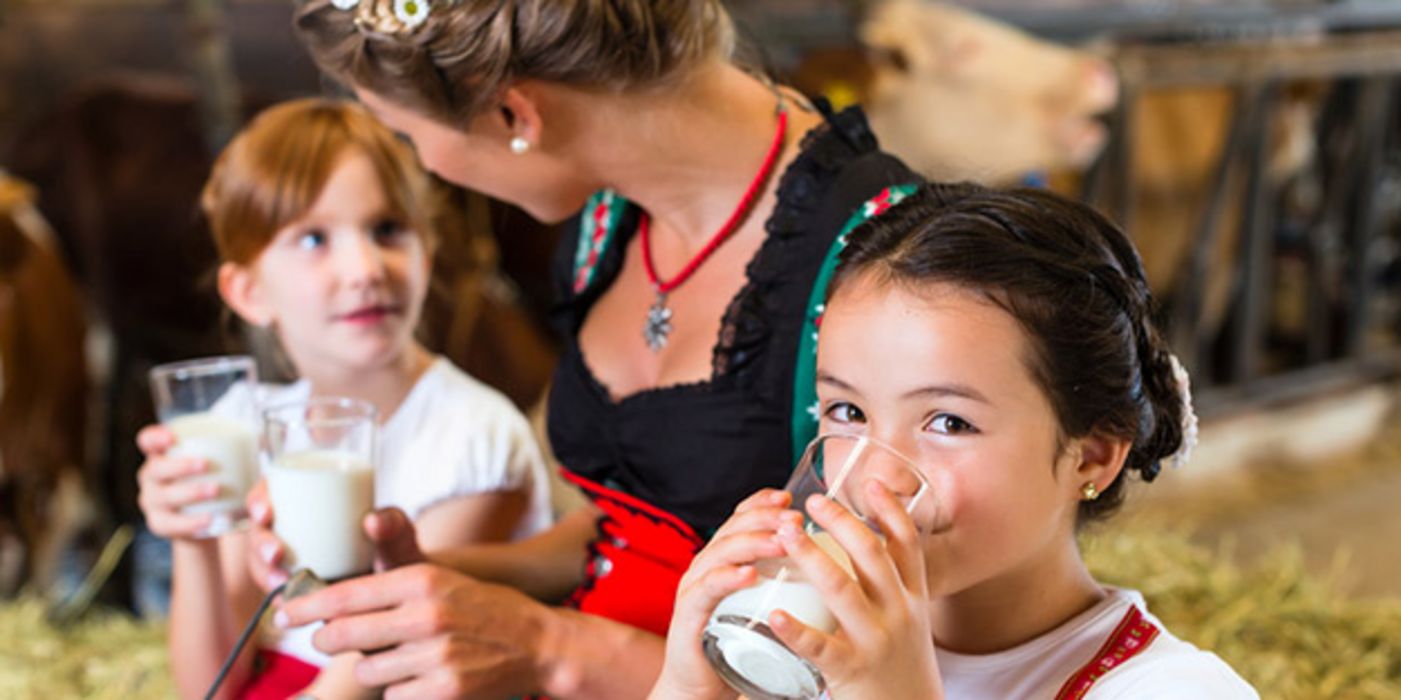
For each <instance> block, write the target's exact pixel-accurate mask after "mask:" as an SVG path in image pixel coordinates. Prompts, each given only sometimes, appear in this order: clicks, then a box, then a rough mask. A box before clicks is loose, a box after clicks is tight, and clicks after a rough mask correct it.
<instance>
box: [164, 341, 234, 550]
mask: <svg viewBox="0 0 1401 700" xmlns="http://www.w3.org/2000/svg"><path fill="white" fill-rule="evenodd" d="M150 379H151V396H152V398H153V399H154V400H155V404H156V415H157V417H159V418H160V421H161V423H163V424H165V427H166V428H168V429H169V430H170V431H171V432H172V433H174V434H175V445H174V446H173V447H171V449H170V450H169V451H168V452H167V453H166V454H168V455H169V456H171V457H199V458H202V459H204V460H206V461H207V462H208V463H209V471H208V472H206V473H204V474H199V475H197V476H192V477H189V479H190V480H191V481H195V482H211V481H212V482H217V483H218V484H219V494H218V496H216V497H215V498H213V499H211V500H208V501H201V502H199V503H194V504H191V505H189V506H186V507H185V508H183V509H182V511H181V512H183V513H184V514H186V515H201V514H206V513H207V514H210V515H212V516H213V517H212V519H211V520H210V523H209V526H208V527H207V528H205V531H204V532H203V533H201V535H202V536H204V537H215V536H218V535H222V534H224V533H225V532H228V531H229V530H232V529H233V528H234V527H236V526H237V525H239V524H240V523H242V522H243V521H244V520H245V519H246V517H247V511H246V510H245V507H244V503H243V499H244V496H246V495H248V489H249V488H251V487H252V486H253V483H254V482H255V481H256V480H257V478H258V447H257V439H258V433H257V429H256V425H257V417H258V406H257V398H256V397H257V393H256V389H257V386H258V372H257V368H256V366H255V365H254V363H253V358H251V357H247V356H243V355H231V356H225V357H205V358H200V359H197V360H187V361H185V362H175V363H171V364H165V365H158V366H157V367H155V368H153V369H152V370H151V375H150Z"/></svg>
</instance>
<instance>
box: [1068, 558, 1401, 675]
mask: <svg viewBox="0 0 1401 700" xmlns="http://www.w3.org/2000/svg"><path fill="white" fill-rule="evenodd" d="M1084 552H1085V556H1086V559H1087V560H1088V561H1089V562H1090V567H1091V569H1092V570H1093V571H1094V573H1095V575H1096V577H1097V578H1098V579H1099V580H1101V581H1105V582H1107V583H1113V584H1117V585H1122V586H1125V587H1129V588H1135V589H1138V590H1140V591H1142V592H1143V594H1144V597H1145V598H1146V599H1147V601H1148V606H1149V608H1150V609H1152V611H1153V612H1154V614H1156V615H1157V616H1158V617H1159V618H1160V619H1161V620H1162V621H1163V623H1164V624H1165V625H1167V626H1168V628H1169V629H1171V630H1172V632H1173V633H1174V634H1176V635H1177V636H1179V637H1181V638H1183V639H1186V640H1187V641H1189V642H1192V643H1193V644H1196V645H1197V646H1199V647H1202V648H1205V649H1210V650H1212V651H1214V652H1216V654H1217V655H1219V656H1220V657H1221V658H1223V659H1225V660H1226V662H1228V663H1230V664H1231V665H1232V666H1233V667H1235V669H1236V671H1237V672H1239V673H1240V674H1241V675H1242V676H1244V677H1245V678H1246V680H1248V681H1250V682H1251V683H1252V684H1253V685H1254V686H1255V687H1256V689H1257V690H1259V692H1260V696H1261V697H1262V698H1272V699H1277V700H1316V699H1318V698H1333V699H1337V700H1394V699H1395V698H1401V600H1394V599H1391V600H1350V599H1347V598H1345V597H1343V596H1342V595H1340V594H1339V593H1338V592H1337V587H1336V586H1334V585H1332V583H1331V580H1332V579H1333V578H1335V577H1334V576H1331V575H1324V576H1319V575H1317V574H1312V573H1310V572H1308V571H1306V570H1305V567H1304V563H1303V556H1302V554H1301V552H1300V551H1299V550H1298V549H1297V548H1281V549H1276V550H1274V551H1273V552H1271V553H1269V554H1267V555H1265V556H1264V557H1262V558H1261V559H1260V560H1259V561H1258V562H1256V563H1255V564H1253V565H1251V566H1249V567H1248V568H1242V567H1238V566H1236V565H1234V564H1232V563H1231V557H1230V556H1229V553H1228V552H1222V551H1218V552H1212V551H1210V550H1208V549H1206V548H1203V547H1201V546H1199V545H1194V544H1192V543H1190V542H1189V541H1188V538H1187V537H1186V536H1185V535H1183V534H1177V533H1164V534H1153V533H1144V532H1134V533H1128V534H1125V533H1116V532H1112V531H1107V532H1101V533H1091V534H1090V535H1088V536H1087V537H1086V538H1084Z"/></svg>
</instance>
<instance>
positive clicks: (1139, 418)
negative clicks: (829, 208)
mask: <svg viewBox="0 0 1401 700" xmlns="http://www.w3.org/2000/svg"><path fill="white" fill-rule="evenodd" d="M864 275H876V276H877V279H881V280H882V281H888V282H891V283H896V284H904V285H914V286H918V285H923V284H928V283H931V282H943V283H951V284H955V285H958V286H960V287H964V288H967V289H971V290H974V291H977V292H979V293H981V294H982V295H984V296H986V297H987V298H988V299H989V300H991V301H992V302H993V303H995V304H997V305H998V306H1000V307H1001V308H1003V309H1005V310H1006V311H1007V312H1008V313H1010V314H1012V316H1013V317H1014V318H1016V319H1017V321H1018V323H1020V324H1021V326H1022V328H1023V329H1024V330H1025V331H1026V333H1027V336H1028V338H1029V340H1030V347H1031V348H1032V353H1033V356H1032V357H1031V358H1028V365H1029V367H1030V370H1031V373H1032V375H1033V377H1034V378H1035V380H1036V381H1037V382H1038V383H1039V384H1040V386H1041V388H1042V390H1043V391H1044V392H1045V393H1046V396H1047V397H1048V398H1049V399H1050V403H1051V405H1052V407H1053V408H1054V410H1055V413H1056V416H1057V419H1058V422H1059V425H1060V431H1061V436H1060V437H1061V440H1062V442H1064V441H1065V440H1066V439H1071V438H1078V437H1083V436H1087V435H1092V434H1100V435H1107V436H1113V437H1118V438H1122V439H1126V440H1131V441H1132V443H1133V445H1132V447H1131V449H1130V452H1129V455H1128V458H1127V460H1126V462H1125V465H1124V468H1125V469H1124V470H1125V471H1133V472H1137V473H1138V474H1139V476H1140V477H1141V478H1142V479H1143V480H1144V481H1151V480H1153V478H1154V477H1156V476H1157V475H1158V471H1159V469H1160V464H1161V462H1162V461H1163V460H1164V459H1165V458H1168V457H1170V456H1172V455H1173V454H1174V453H1176V452H1177V451H1178V448H1179V446H1180V445H1182V443H1183V428H1182V419H1183V414H1184V411H1185V407H1184V397H1183V394H1182V389H1180V388H1179V386H1178V382H1177V380H1176V378H1175V375H1174V372H1173V360H1172V355H1171V353H1170V352H1169V350H1168V347H1167V344H1166V342H1165V341H1164V339H1163V337H1162V335H1161V334H1160V333H1159V332H1158V330H1157V328H1156V327H1155V326H1154V324H1153V321H1152V317H1153V299H1152V296H1151V294H1150V293H1149V291H1148V284H1147V282H1146V280H1145V277H1144V272H1143V265H1142V262H1141V261H1140V260H1139V257H1138V254H1137V252H1136V251H1135V250H1134V247H1133V244H1132V243H1130V242H1129V239H1128V238H1127V237H1126V236H1125V235H1124V233H1123V232H1122V231H1120V230H1119V229H1118V228H1117V227H1116V226H1114V225H1113V224H1112V223H1110V222H1109V221H1108V220H1107V219H1105V218H1104V217H1103V216H1100V215H1099V214H1098V213H1096V212H1095V211H1094V210H1092V209H1090V208H1089V207H1087V206H1084V205H1081V204H1078V203H1075V202H1071V201H1069V200H1066V199H1063V198H1061V197H1058V196H1056V195H1054V194H1050V193H1047V192H1044V191H1040V190H1016V191H1007V192H1003V191H993V190H989V189H985V188H982V187H979V186H977V185H971V184H958V185H930V186H928V187H926V188H924V189H922V190H921V191H920V192H918V193H916V194H914V195H912V196H910V197H909V198H907V199H906V200H905V201H904V202H902V203H900V204H899V205H897V206H896V207H894V208H892V209H891V210H890V211H888V212H887V213H885V214H884V215H882V216H880V217H877V218H876V219H873V220H871V221H870V222H868V223H867V224H865V225H864V226H863V227H861V228H860V229H857V230H856V231H853V232H852V234H851V236H850V245H849V247H848V248H847V249H846V250H845V252H844V254H843V256H842V261H841V266H840V267H839V268H838V271H837V275H836V277H835V279H834V280H833V283H832V286H831V288H830V290H829V294H830V295H835V294H837V293H839V291H840V289H841V286H842V284H843V283H844V282H845V281H847V280H850V279H853V278H856V277H858V276H864ZM1123 482H1124V479H1123V472H1121V473H1120V476H1119V477H1118V478H1116V479H1115V480H1114V482H1113V483H1112V484H1110V485H1109V486H1108V487H1107V488H1105V489H1103V490H1102V491H1101V495H1100V497H1099V498H1098V499H1097V500H1092V501H1083V502H1081V504H1080V520H1081V521H1084V520H1088V519H1094V518H1099V517H1103V516H1106V515H1108V514H1109V513H1110V512H1112V511H1113V510H1114V509H1116V508H1117V507H1118V506H1119V504H1120V503H1122V501H1123V497H1124V487H1123Z"/></svg>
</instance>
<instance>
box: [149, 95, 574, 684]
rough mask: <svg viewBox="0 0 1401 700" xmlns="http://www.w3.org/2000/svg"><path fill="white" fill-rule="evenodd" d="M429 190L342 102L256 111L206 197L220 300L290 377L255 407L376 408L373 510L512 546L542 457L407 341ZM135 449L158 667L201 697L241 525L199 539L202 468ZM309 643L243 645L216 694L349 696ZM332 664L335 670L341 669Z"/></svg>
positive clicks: (542, 482)
mask: <svg viewBox="0 0 1401 700" xmlns="http://www.w3.org/2000/svg"><path fill="white" fill-rule="evenodd" d="M429 186H430V183H429V181H428V178H427V175H426V174H425V173H424V172H423V171H422V170H421V169H420V168H419V166H418V165H417V163H416V162H415V160H414V158H413V155H412V152H411V151H410V150H409V148H408V147H407V146H405V145H403V144H401V143H400V142H399V141H398V140H397V139H396V138H395V137H394V135H393V134H392V133H390V132H389V131H388V130H387V129H386V128H384V127H383V126H381V125H380V124H379V123H378V122H376V121H375V120H374V119H373V118H371V117H370V116H369V114H367V113H366V112H365V111H364V110H363V109H362V108H360V107H358V106H356V105H354V104H350V103H345V102H339V101H330V100H320V99H308V100H298V101H294V102H289V103H286V104H282V105H279V106H276V107H273V108H271V109H269V110H267V111H265V112H263V113H262V114H260V115H259V116H258V117H257V118H256V119H254V120H253V122H252V123H251V124H250V125H249V126H248V128H247V129H245V130H244V131H243V133H241V134H240V135H239V136H238V137H237V138H235V139H234V141H233V142H232V143H230V144H229V146H228V148H227V149H226V150H225V151H224V153H223V154H222V155H221V156H220V158H219V160H218V162H217V163H216V164H215V166H214V169H213V172H212V174H211V175H210V178H209V182H208V183H207V185H206V187H205V190H204V195H203V202H202V205H203V209H204V212H205V214H206V216H207V217H208V220H209V223H210V226H211V229H212V232H213V235H214V239H215V242H216V244H217V247H218V249H219V253H220V257H221V259H222V261H223V262H222V264H221V266H220V268H219V274H218V284H219V292H220V295H221V296H222V297H223V299H224V301H225V302H226V303H227V304H228V305H229V307H230V308H231V309H232V310H233V311H234V312H235V313H237V314H238V315H239V316H240V317H241V318H242V319H243V320H244V321H246V322H247V323H249V324H251V325H253V326H255V327H258V328H264V329H268V330H270V331H271V332H273V333H274V334H275V337H276V338H277V340H278V341H279V342H280V345H281V348H282V349H283V350H285V352H286V355H287V356H288V358H290V360H291V363H292V364H293V365H294V367H295V369H296V371H297V374H298V375H299V376H300V380H299V381H297V382H296V383H293V384H291V385H286V386H261V387H258V388H257V393H258V396H257V398H258V399H259V403H261V404H262V405H264V406H268V405H273V404H276V403H282V402H287V401H293V400H298V399H306V398H309V397H313V396H331V395H334V396H343V397H350V398H355V399H360V400H363V401H366V402H368V403H370V404H372V405H373V406H374V407H375V409H376V413H377V415H378V416H379V417H380V421H381V423H380V427H379V435H380V438H379V442H380V452H379V454H380V461H379V465H378V467H377V471H376V473H375V485H374V491H375V500H376V505H377V506H380V507H384V506H397V507H399V508H401V509H403V511H404V512H405V513H407V514H408V515H409V516H410V517H411V518H413V519H414V520H415V523H416V525H417V532H418V539H419V543H420V544H421V545H422V546H424V547H435V548H438V547H450V546H455V545H460V544H466V543H471V542H485V541H504V540H510V539H515V538H519V537H522V536H525V535H529V534H533V533H534V532H536V531H538V530H541V529H543V528H544V527H546V526H547V525H548V524H549V522H548V521H549V503H548V492H547V486H546V484H547V480H546V477H545V473H544V465H543V461H542V458H541V456H540V453H539V450H538V448H537V447H536V445H535V444H534V443H533V440H532V437H531V433H530V430H529V428H528V426H527V424H526V421H525V419H524V418H523V417H522V416H521V415H520V414H519V413H518V412H517V411H516V409H515V408H514V406H512V405H511V403H510V402H509V401H508V400H507V399H506V398H505V397H504V396H502V395H501V394H499V393H498V392H496V391H495V390H493V389H491V388H489V387H487V386H486V385H484V384H481V383H480V382H478V381H476V380H475V379H473V378H471V377H469V376H467V375H466V374H464V373H463V372H461V371H460V370H458V369H457V368H455V367H454V366H453V365H452V364H451V363H450V362H449V361H448V360H446V359H445V358H442V357H437V356H434V355H433V354H431V353H429V352H428V351H427V350H426V349H425V348H424V347H423V346H422V345H420V344H419V342H418V341H417V340H415V338H414V329H415V326H416V325H417V322H418V319H419V313H420V310H421V307H422V305H423V301H424V298H425V296H426V293H427V289H428V280H429V270H430V265H431V259H432V253H433V242H434V232H433V231H432V229H431V228H430V224H429V222H430V220H431V212H430V211H428V204H427V203H428V202H430V201H432V200H431V198H430V196H429V191H428V188H429ZM216 411H217V407H216ZM241 417H243V418H246V419H247V420H249V421H256V420H257V417H256V416H241ZM138 442H139V444H140V446H141V449H142V451H143V452H144V453H145V454H146V456H147V462H146V464H145V465H143V466H142V468H141V470H140V473H139V475H138V478H139V480H140V484H141V496H140V503H141V507H142V510H143V511H144V512H145V514H146V519H147V522H148V525H149V527H150V528H151V530H152V531H153V532H155V533H156V534H158V535H160V536H162V537H165V538H168V539H170V540H171V541H172V543H173V557H174V592H173V600H172V605H171V619H170V652H171V668H172V669H173V670H174V672H175V675H176V681H177V684H178V685H179V687H180V690H181V694H182V695H184V696H187V697H190V696H193V697H198V696H202V695H203V693H204V692H205V689H206V688H208V687H209V685H210V683H211V682H212V681H213V679H214V677H215V675H216V671H217V670H218V668H219V665H220V663H221V662H222V661H223V659H224V657H225V656H226V655H228V654H229V653H230V652H231V651H232V649H233V646H234V642H235V640H236V639H237V636H238V633H239V631H240V630H241V629H242V626H243V624H244V623H245V622H246V621H247V619H248V618H249V617H250V616H251V615H252V614H253V611H254V610H255V609H256V607H257V604H258V602H259V600H260V598H261V597H262V593H261V591H260V590H258V589H257V587H256V586H255V585H254V583H253V580H252V579H251V577H250V576H249V574H248V573H247V569H246V565H245V560H246V556H247V555H246V553H245V548H246V547H247V546H248V543H247V537H246V536H245V534H244V533H241V532H233V533H230V534H226V535H223V536H220V537H218V538H212V539H210V538H201V537H200V533H201V532H202V531H203V529H204V528H205V526H206V525H207V524H208V523H207V522H206V521H207V516H192V515H183V514H181V512H180V509H181V507H183V506H185V505H189V504H191V503H196V502H199V501H202V500H207V499H210V498H212V497H214V496H215V495H216V494H215V493H214V492H213V491H212V490H211V489H210V488H209V487H206V486H204V485H202V484H196V483H192V482H188V481H184V480H183V479H184V477H187V476H191V475H195V474H199V473H201V472H202V471H204V470H205V469H207V468H208V465H207V464H205V463H203V462H201V461H199V460H194V459H185V458H175V457H169V456H166V450H167V449H168V448H170V447H171V446H172V445H173V444H174V442H175V438H174V436H173V435H172V434H171V433H170V431H169V430H168V429H166V428H165V427H163V426H159V425H157V426H151V427H149V428H147V429H145V430H143V431H142V432H141V434H140V435H139V436H138ZM315 497H316V494H307V498H315ZM274 554H275V553H274ZM310 636H311V630H310V629H308V628H301V629H297V630H291V631H288V632H287V633H285V634H284V635H283V636H281V637H280V638H276V639H265V640H264V642H265V645H264V648H263V649H261V650H260V651H259V652H258V661H257V663H256V664H255V662H254V655H253V654H252V653H245V654H243V655H242V656H241V658H240V659H239V663H237V664H236V665H235V667H234V669H233V671H232V675H231V676H230V677H229V679H228V680H227V681H225V682H224V684H223V685H222V688H223V689H225V690H226V691H228V692H229V693H233V694H234V695H233V696H235V697H250V698H253V697H286V696H288V695H291V694H294V693H296V692H298V691H301V690H302V689H303V688H304V687H306V686H308V684H310V683H312V681H313V679H315V685H314V686H313V687H312V688H310V689H309V690H308V692H311V693H312V694H313V695H314V696H316V697H322V698H325V697H335V696H342V695H354V694H355V693H356V692H358V691H359V688H358V687H357V686H356V685H355V684H354V681H353V680H352V679H351V677H350V674H349V672H348V670H349V669H348V668H346V670H345V671H344V672H341V671H332V672H328V673H321V674H320V677H318V673H319V672H320V668H321V667H323V666H326V665H327V664H328V663H329V662H330V659H329V657H326V656H324V655H322V654H320V653H319V652H317V651H316V650H315V649H314V648H313V647H312V646H311V643H310ZM337 659H338V661H337V666H336V667H335V668H341V666H340V664H341V663H345V664H348V663H350V662H352V661H353V659H352V658H346V659H344V661H343V662H342V661H340V659H341V657H337ZM225 696H228V694H227V693H226V695H225Z"/></svg>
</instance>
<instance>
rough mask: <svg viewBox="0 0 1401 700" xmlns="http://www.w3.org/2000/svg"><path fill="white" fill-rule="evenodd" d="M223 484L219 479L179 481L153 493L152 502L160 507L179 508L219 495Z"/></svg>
mask: <svg viewBox="0 0 1401 700" xmlns="http://www.w3.org/2000/svg"><path fill="white" fill-rule="evenodd" d="M222 490H223V486H222V485H221V484H220V483H219V482H217V481H177V482H175V483H173V484H168V485H166V486H165V487H163V488H161V489H159V490H157V491H153V492H152V493H151V500H152V503H153V504H154V505H155V506H156V507H159V508H168V509H170V510H179V509H181V508H184V507H185V506H188V505H191V504H194V503H202V502H204V501H208V500H212V499H214V498H217V497H218V496H219V493H220V491H222Z"/></svg>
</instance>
